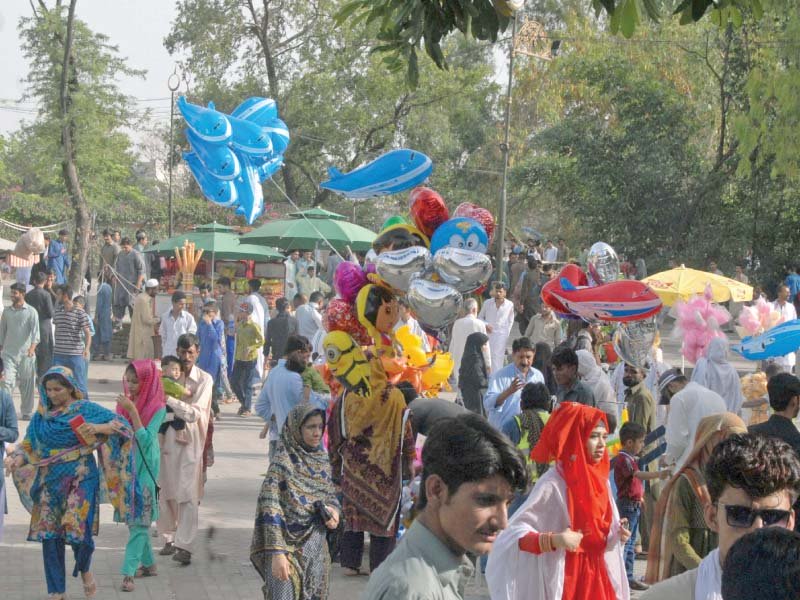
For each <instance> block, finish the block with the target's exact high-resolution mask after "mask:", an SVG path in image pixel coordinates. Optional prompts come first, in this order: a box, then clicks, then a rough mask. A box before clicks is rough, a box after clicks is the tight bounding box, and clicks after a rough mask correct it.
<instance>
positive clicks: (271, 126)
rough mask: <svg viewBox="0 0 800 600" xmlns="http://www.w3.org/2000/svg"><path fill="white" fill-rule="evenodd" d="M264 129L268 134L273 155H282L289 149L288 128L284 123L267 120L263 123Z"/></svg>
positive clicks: (278, 120)
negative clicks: (273, 151)
mask: <svg viewBox="0 0 800 600" xmlns="http://www.w3.org/2000/svg"><path fill="white" fill-rule="evenodd" d="M264 129H266V130H267V132H268V133H269V137H270V139H271V140H272V147H273V149H274V150H275V154H283V153H284V152H285V151H286V148H288V147H289V128H288V127H287V126H286V123H284V122H283V121H281V120H280V119H278V118H275V119H269V120H267V121H266V122H265V123H264Z"/></svg>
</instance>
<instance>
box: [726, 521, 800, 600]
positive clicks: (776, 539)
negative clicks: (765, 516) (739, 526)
mask: <svg viewBox="0 0 800 600" xmlns="http://www.w3.org/2000/svg"><path fill="white" fill-rule="evenodd" d="M722 597H723V598H725V600H745V599H747V600H751V599H752V598H769V599H770V600H797V598H800V533H797V532H796V531H792V530H790V529H784V528H783V527H763V528H760V529H756V530H755V531H751V532H750V533H748V534H746V535H744V536H742V537H741V538H739V539H738V540H736V543H735V544H734V545H733V546H731V549H730V550H729V551H728V555H727V556H726V557H725V564H724V565H723V567H722Z"/></svg>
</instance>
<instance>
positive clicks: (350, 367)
mask: <svg viewBox="0 0 800 600" xmlns="http://www.w3.org/2000/svg"><path fill="white" fill-rule="evenodd" d="M322 347H323V348H324V350H325V360H326V361H327V363H328V367H329V368H330V370H331V372H332V373H333V374H334V375H335V376H336V379H338V380H339V383H341V384H342V385H343V386H344V387H345V389H347V391H348V392H355V393H356V394H360V395H362V396H368V395H369V394H371V393H372V389H371V386H370V383H369V376H370V365H369V361H367V357H366V356H365V355H364V352H363V351H362V350H361V346H359V345H358V344H356V343H355V342H354V341H353V338H351V337H350V336H349V335H348V334H346V333H345V332H344V331H331V332H330V333H329V334H328V335H326V336H325V338H324V339H323V340H322Z"/></svg>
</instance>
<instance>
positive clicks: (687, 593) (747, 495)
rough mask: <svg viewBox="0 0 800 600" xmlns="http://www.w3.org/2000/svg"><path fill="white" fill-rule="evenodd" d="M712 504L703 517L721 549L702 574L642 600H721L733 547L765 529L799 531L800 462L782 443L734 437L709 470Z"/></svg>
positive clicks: (667, 584)
mask: <svg viewBox="0 0 800 600" xmlns="http://www.w3.org/2000/svg"><path fill="white" fill-rule="evenodd" d="M705 477H706V483H707V486H708V495H709V497H710V499H711V502H710V503H709V504H707V505H706V506H705V509H704V513H705V519H706V522H707V523H708V526H709V527H710V528H711V530H712V531H714V532H715V533H717V535H718V536H719V547H718V548H717V549H716V550H713V551H712V552H710V553H709V554H708V555H707V556H706V557H705V558H704V559H703V560H702V561H701V562H700V566H699V567H698V568H697V569H692V570H691V571H687V572H685V573H682V574H680V575H677V576H675V577H671V578H670V579H667V580H665V581H662V582H661V583H659V584H657V585H654V586H653V587H651V588H650V589H649V590H648V591H647V592H645V593H644V594H642V596H641V599H642V600H674V599H677V598H680V599H687V600H689V599H691V600H721V598H722V592H721V581H722V565H723V564H724V562H725V558H726V557H727V555H728V551H729V550H730V548H731V546H733V544H734V543H735V542H736V541H737V540H738V539H739V538H741V537H743V536H744V535H746V534H747V533H749V532H751V531H755V530H756V529H760V528H762V527H783V528H784V529H792V528H793V527H794V521H795V514H794V511H793V510H792V504H793V503H794V502H795V500H796V499H797V497H798V495H800V460H798V458H797V456H796V455H795V453H794V451H793V450H792V448H791V447H790V446H789V445H788V444H786V442H783V441H781V440H778V439H775V438H767V437H763V436H759V435H752V434H745V435H732V436H731V437H729V438H728V439H726V440H724V441H723V442H721V443H719V444H718V445H717V447H716V448H714V451H713V452H712V454H711V458H710V459H709V461H708V464H707V465H706V468H705Z"/></svg>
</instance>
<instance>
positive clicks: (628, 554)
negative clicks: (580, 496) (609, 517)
mask: <svg viewBox="0 0 800 600" xmlns="http://www.w3.org/2000/svg"><path fill="white" fill-rule="evenodd" d="M617 508H618V509H619V518H620V520H621V519H628V530H629V531H630V532H631V537H630V539H628V541H627V542H625V550H624V552H623V556H624V558H625V573H627V575H628V581H631V580H632V579H633V561H634V560H635V559H636V549H635V548H636V533H637V531H638V529H639V517H640V516H641V514H642V505H641V503H640V502H635V501H633V500H628V499H626V498H619V499H618V500H617Z"/></svg>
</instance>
